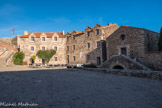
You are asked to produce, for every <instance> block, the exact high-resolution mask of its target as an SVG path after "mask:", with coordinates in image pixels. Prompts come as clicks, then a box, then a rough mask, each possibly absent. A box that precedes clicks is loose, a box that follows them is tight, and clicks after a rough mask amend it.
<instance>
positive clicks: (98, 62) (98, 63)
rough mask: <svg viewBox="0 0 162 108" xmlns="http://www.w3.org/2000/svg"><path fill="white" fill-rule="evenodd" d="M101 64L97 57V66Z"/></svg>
mask: <svg viewBox="0 0 162 108" xmlns="http://www.w3.org/2000/svg"><path fill="white" fill-rule="evenodd" d="M100 64H101V59H100V57H97V65H100Z"/></svg>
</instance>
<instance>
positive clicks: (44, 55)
mask: <svg viewBox="0 0 162 108" xmlns="http://www.w3.org/2000/svg"><path fill="white" fill-rule="evenodd" d="M55 53H56V51H55V50H46V51H42V50H39V51H38V52H37V54H36V55H37V56H38V58H40V59H44V60H45V61H46V62H49V61H50V59H51V58H52V56H53V55H55Z"/></svg>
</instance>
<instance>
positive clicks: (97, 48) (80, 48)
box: [66, 24, 119, 65]
mask: <svg viewBox="0 0 162 108" xmlns="http://www.w3.org/2000/svg"><path fill="white" fill-rule="evenodd" d="M118 28H119V26H118V25H117V24H108V25H107V26H101V25H98V24H96V26H95V27H94V28H92V27H89V26H88V27H87V28H86V29H85V30H84V31H83V32H79V31H75V30H74V31H73V32H72V33H67V34H66V40H67V42H66V54H67V64H69V65H76V64H94V65H101V64H102V63H103V62H104V61H105V60H106V47H105V48H103V44H104V40H106V38H107V37H109V36H110V35H111V34H112V33H113V32H114V31H115V30H116V29H118Z"/></svg>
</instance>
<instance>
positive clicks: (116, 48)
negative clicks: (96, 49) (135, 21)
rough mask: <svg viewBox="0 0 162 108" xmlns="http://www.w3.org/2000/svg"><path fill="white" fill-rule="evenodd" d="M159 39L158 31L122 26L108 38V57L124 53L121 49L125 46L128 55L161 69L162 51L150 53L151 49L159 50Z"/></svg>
mask: <svg viewBox="0 0 162 108" xmlns="http://www.w3.org/2000/svg"><path fill="white" fill-rule="evenodd" d="M123 36H124V37H123ZM158 39H159V34H158V33H155V32H152V31H149V30H146V29H140V28H135V27H128V26H121V27H120V28H119V29H118V30H116V31H115V32H114V33H113V34H112V35H111V36H109V37H108V38H107V57H108V58H110V57H111V56H113V55H120V54H122V51H121V50H122V48H124V47H125V48H126V55H127V56H128V57H130V58H131V59H135V60H136V61H137V62H139V63H142V64H144V65H146V66H147V67H150V68H152V69H154V68H155V69H161V68H159V67H160V66H161V65H160V63H161V58H162V57H161V53H156V54H155V53H154V54H153V53H152V54H148V52H150V51H157V49H158V47H157V43H158ZM160 57H161V58H160ZM156 65H158V66H156Z"/></svg>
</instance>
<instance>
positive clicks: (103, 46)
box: [2, 24, 162, 70]
mask: <svg viewBox="0 0 162 108" xmlns="http://www.w3.org/2000/svg"><path fill="white" fill-rule="evenodd" d="M15 39H17V41H15ZM15 39H14V40H13V41H12V42H10V41H9V42H10V43H14V44H17V47H18V48H20V51H23V52H24V53H25V59H24V62H27V64H30V63H31V62H32V61H31V56H33V55H36V53H37V51H38V50H50V49H54V50H56V54H55V55H54V56H53V57H52V58H51V60H50V61H49V64H54V65H62V64H67V65H77V64H93V65H96V66H99V67H106V68H111V69H134V70H150V69H154V70H162V52H160V51H158V46H157V43H158V40H159V33H156V32H153V31H150V30H146V29H142V28H136V27H129V26H121V27H119V26H118V25H117V24H108V25H107V26H102V25H98V24H96V26H95V27H93V28H92V27H89V26H88V27H87V28H86V29H85V30H84V31H82V32H79V31H75V30H74V31H73V32H71V33H69V32H67V33H66V35H65V34H64V32H56V33H53V32H52V33H43V32H42V33H36V32H34V33H28V32H27V31H25V32H24V35H22V36H17V38H15ZM2 53H3V51H2ZM35 63H40V64H42V63H44V61H43V60H42V59H39V58H38V57H36V60H35Z"/></svg>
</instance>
